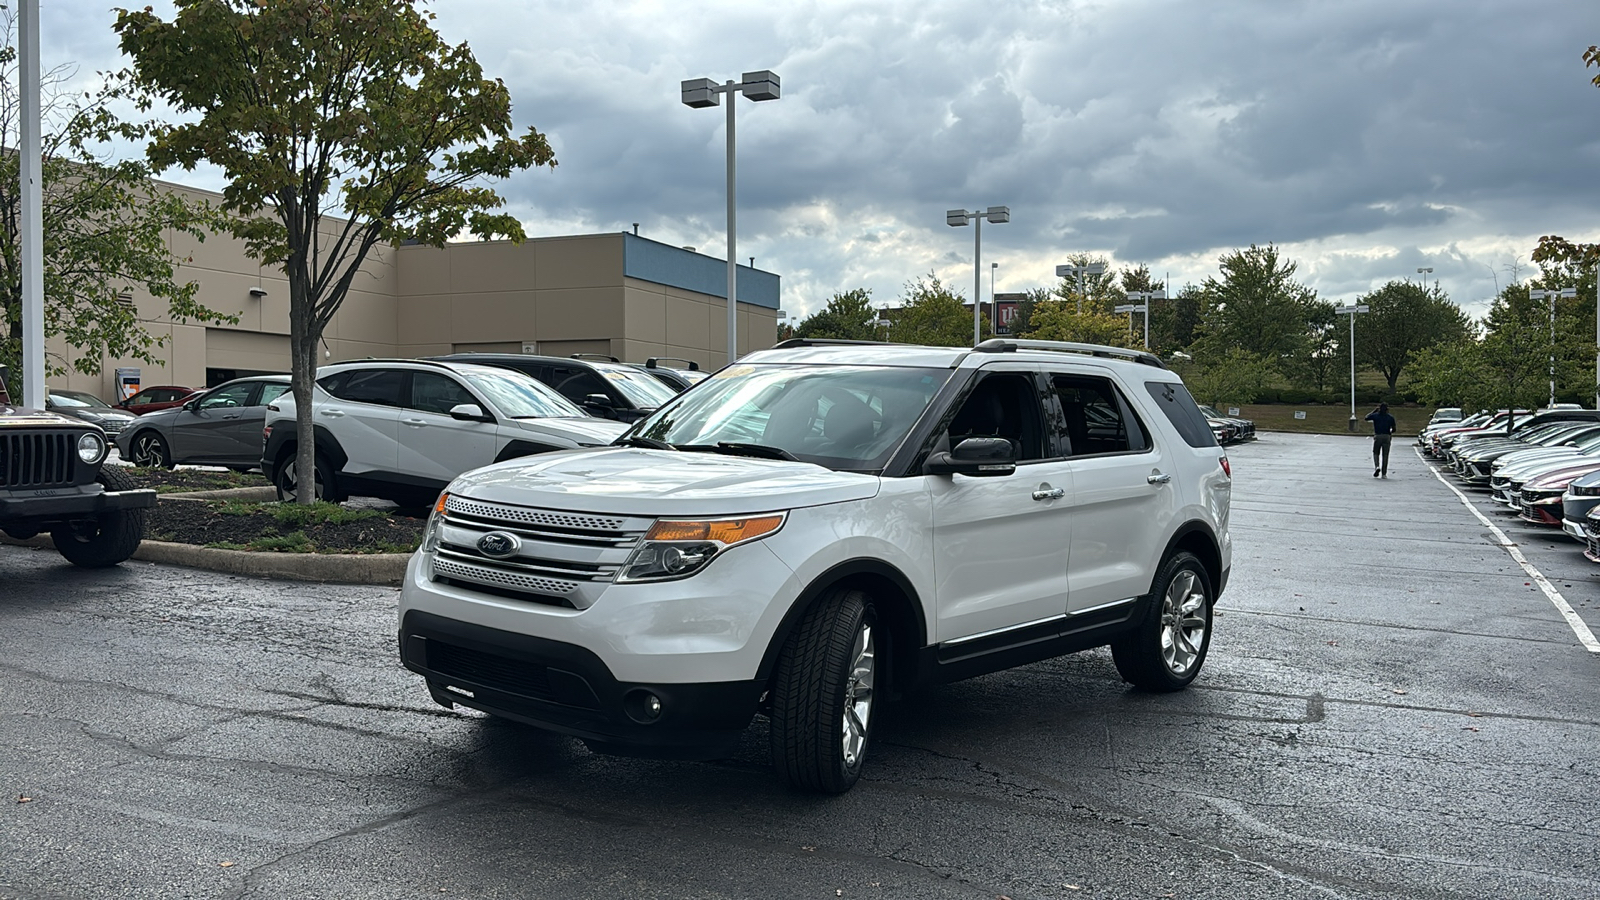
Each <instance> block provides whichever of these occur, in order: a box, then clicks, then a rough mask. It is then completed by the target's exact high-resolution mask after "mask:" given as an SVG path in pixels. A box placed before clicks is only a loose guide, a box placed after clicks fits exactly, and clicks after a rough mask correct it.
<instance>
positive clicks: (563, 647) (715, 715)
mask: <svg viewBox="0 0 1600 900" xmlns="http://www.w3.org/2000/svg"><path fill="white" fill-rule="evenodd" d="M400 656H401V661H402V662H403V663H404V664H405V666H406V668H408V669H410V670H411V671H413V672H416V673H417V674H419V675H422V676H423V677H425V678H427V679H428V688H429V691H430V692H431V693H432V695H433V698H434V700H436V701H438V702H439V703H440V704H441V705H444V706H453V705H455V704H460V705H462V706H467V707H471V708H472V709H477V710H481V711H483V712H487V713H491V714H493V715H497V716H502V717H504V718H508V719H513V720H515V721H519V722H525V723H527V724H529V725H535V726H538V727H540V728H546V729H549V730H551V731H557V732H560V733H562V734H568V735H572V736H573V737H577V738H582V739H583V740H584V741H585V742H586V743H588V744H589V745H590V747H591V748H592V749H594V750H596V751H597V752H605V753H615V754H619V755H626V756H647V757H655V758H671V759H717V758H720V757H724V756H728V755H730V754H731V753H732V751H733V749H734V748H735V747H736V746H737V744H738V742H739V739H740V735H741V733H742V732H743V731H744V730H745V728H746V727H747V726H748V725H749V724H750V719H751V718H752V716H754V714H755V712H756V707H757V705H758V704H759V702H760V699H761V694H762V691H763V689H764V686H763V685H762V684H761V683H760V682H757V681H727V682H705V683H696V684H674V683H662V684H654V683H637V682H623V681H618V680H617V679H616V677H615V676H613V675H612V674H611V670H610V669H609V668H608V667H607V666H606V665H605V663H604V662H602V661H601V659H600V657H598V656H596V655H595V654H594V653H593V652H591V651H589V650H588V649H586V648H583V647H579V646H577V645H575V644H567V643H563V642H561V641H552V640H548V639H545V638H539V637H533V636H531V635H525V634H516V633H513V632H508V631H500V630H498V629H494V628H485V627H483V626H481V625H473V624H469V623H465V622H458V621H455V620H453V619H446V618H443V617H440V616H436V615H433V614H431V613H426V612H420V611H416V610H413V611H412V612H409V613H407V614H406V617H405V621H404V622H402V623H401V627H400ZM646 692H648V694H650V695H654V696H655V697H656V698H657V699H658V700H659V701H660V713H659V715H657V716H655V717H653V718H652V717H650V716H649V715H646V714H645V713H644V712H643V711H642V710H643V698H645V696H646Z"/></svg>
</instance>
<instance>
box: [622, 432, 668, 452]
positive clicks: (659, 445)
mask: <svg viewBox="0 0 1600 900" xmlns="http://www.w3.org/2000/svg"><path fill="white" fill-rule="evenodd" d="M611 443H612V446H616V447H644V448H646V449H649V450H676V449H678V448H677V447H674V446H672V445H671V444H669V443H667V442H666V441H658V440H656V439H655V438H653V437H644V436H643V435H638V434H634V435H629V436H628V437H620V438H617V439H616V440H614V441H612V442H611Z"/></svg>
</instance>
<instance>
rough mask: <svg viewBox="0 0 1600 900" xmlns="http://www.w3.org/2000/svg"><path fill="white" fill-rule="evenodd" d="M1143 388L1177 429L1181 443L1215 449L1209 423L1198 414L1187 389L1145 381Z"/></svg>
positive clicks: (1215, 437)
mask: <svg viewBox="0 0 1600 900" xmlns="http://www.w3.org/2000/svg"><path fill="white" fill-rule="evenodd" d="M1144 386H1145V388H1146V389H1147V390H1149V391H1150V396H1152V397H1154V398H1155V401H1156V405H1157V406H1159V407H1161V412H1162V413H1164V414H1165V415H1166V417H1167V421H1169V422H1171V423H1172V427H1173V428H1176V429H1178V434H1179V435H1181V436H1182V437H1183V442H1184V443H1185V444H1188V445H1189V446H1191V447H1215V446H1217V436H1216V435H1214V434H1212V433H1211V423H1210V422H1207V421H1206V417H1205V416H1203V415H1201V414H1200V408H1199V407H1198V406H1196V405H1195V402H1194V398H1193V397H1191V396H1189V389H1188V388H1186V387H1184V386H1183V385H1182V384H1181V383H1175V382H1171V381H1146V382H1145V383H1144Z"/></svg>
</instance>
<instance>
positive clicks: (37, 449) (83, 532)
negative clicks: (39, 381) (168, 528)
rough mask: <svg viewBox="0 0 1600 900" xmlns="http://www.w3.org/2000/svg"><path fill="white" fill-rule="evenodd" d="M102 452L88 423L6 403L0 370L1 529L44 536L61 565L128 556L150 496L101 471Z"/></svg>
mask: <svg viewBox="0 0 1600 900" xmlns="http://www.w3.org/2000/svg"><path fill="white" fill-rule="evenodd" d="M109 447H110V444H109V443H108V442H107V441H106V436H105V432H103V431H101V430H100V428H99V427H97V426H95V425H91V424H89V423H87V422H84V421H82V420H80V419H71V418H68V417H66V416H60V415H56V414H55V413H53V412H47V411H45V410H42V409H26V408H23V407H19V406H13V405H11V402H10V398H9V395H8V394H7V392H6V387H5V373H4V371H3V370H0V531H4V532H5V533H6V534H8V535H10V536H11V537H13V538H16V539H17V540H27V539H28V538H31V537H34V536H36V535H38V534H39V533H41V532H49V534H50V537H51V538H52V539H53V540H54V541H55V545H56V549H57V550H58V551H60V552H61V555H62V556H64V557H66V558H67V561H68V562H71V563H73V564H74V565H79V566H85V567H89V568H95V567H100V566H114V565H116V564H117V563H120V562H122V561H123V560H125V559H127V558H128V557H130V556H132V555H133V552H134V551H135V550H137V549H139V542H140V541H141V540H143V538H144V521H145V510H147V509H149V508H150V507H152V506H155V505H156V492H155V491H152V490H140V489H137V488H136V487H135V485H134V481H133V479H132V478H131V477H130V476H128V475H127V474H126V473H124V472H121V471H119V470H118V469H117V468H115V467H112V466H104V465H103V464H104V463H105V460H106V455H107V454H108V453H109Z"/></svg>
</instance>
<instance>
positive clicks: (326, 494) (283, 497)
mask: <svg viewBox="0 0 1600 900" xmlns="http://www.w3.org/2000/svg"><path fill="white" fill-rule="evenodd" d="M299 482H300V479H299V478H297V477H296V475H295V454H294V451H292V450H291V451H290V453H289V458H288V459H285V460H284V461H283V464H282V465H280V466H278V472H277V475H276V476H275V477H274V478H273V479H272V485H273V487H275V488H277V489H278V502H280V503H296V502H298V500H297V497H298V496H299V494H298V491H299ZM313 488H314V491H315V495H314V496H315V498H316V499H318V500H326V501H328V502H329V503H338V502H339V501H341V500H343V499H344V497H343V496H342V495H340V493H339V480H338V476H337V475H335V474H334V471H333V463H331V462H328V458H327V457H326V456H323V455H322V454H321V453H318V454H317V456H316V480H315V482H314V483H313Z"/></svg>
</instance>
